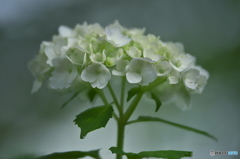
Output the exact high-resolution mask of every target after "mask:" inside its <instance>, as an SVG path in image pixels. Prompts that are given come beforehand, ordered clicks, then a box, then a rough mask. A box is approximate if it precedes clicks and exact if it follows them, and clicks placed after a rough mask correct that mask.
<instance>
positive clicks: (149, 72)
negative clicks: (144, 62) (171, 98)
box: [140, 66, 157, 86]
mask: <svg viewBox="0 0 240 159" xmlns="http://www.w3.org/2000/svg"><path fill="white" fill-rule="evenodd" d="M141 76H142V81H141V82H140V84H141V85H143V86H146V85H148V84H149V83H151V82H153V81H154V80H155V79H156V78H157V73H156V71H155V70H154V69H153V68H152V66H145V68H144V69H143V70H142V72H141Z"/></svg>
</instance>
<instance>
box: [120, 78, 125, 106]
mask: <svg viewBox="0 0 240 159" xmlns="http://www.w3.org/2000/svg"><path fill="white" fill-rule="evenodd" d="M125 83H126V77H125V76H123V77H122V88H121V100H120V105H121V106H122V109H123V106H124V95H125Z"/></svg>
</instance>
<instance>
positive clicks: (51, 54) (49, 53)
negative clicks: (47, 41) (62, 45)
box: [45, 46, 57, 66]
mask: <svg viewBox="0 0 240 159" xmlns="http://www.w3.org/2000/svg"><path fill="white" fill-rule="evenodd" d="M45 54H46V55H47V57H48V60H47V64H49V65H50V66H53V65H52V60H53V59H54V58H56V57H57V55H56V53H55V50H54V46H47V47H46V48H45Z"/></svg>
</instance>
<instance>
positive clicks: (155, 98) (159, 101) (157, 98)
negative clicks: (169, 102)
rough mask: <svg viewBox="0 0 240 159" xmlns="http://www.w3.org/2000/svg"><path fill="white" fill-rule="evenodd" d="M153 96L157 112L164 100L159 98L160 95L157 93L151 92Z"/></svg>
mask: <svg viewBox="0 0 240 159" xmlns="http://www.w3.org/2000/svg"><path fill="white" fill-rule="evenodd" d="M151 97H152V99H153V100H154V101H155V103H156V110H155V112H157V111H158V110H159V108H160V107H161V105H162V102H161V100H160V99H159V97H158V96H157V95H156V94H155V93H153V92H152V93H151Z"/></svg>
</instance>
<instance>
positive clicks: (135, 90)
mask: <svg viewBox="0 0 240 159" xmlns="http://www.w3.org/2000/svg"><path fill="white" fill-rule="evenodd" d="M139 91H140V88H139V87H133V88H132V89H130V90H129V91H128V96H127V102H128V101H129V100H130V99H132V97H133V96H135V95H136V94H137V93H138V92H139Z"/></svg>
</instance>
